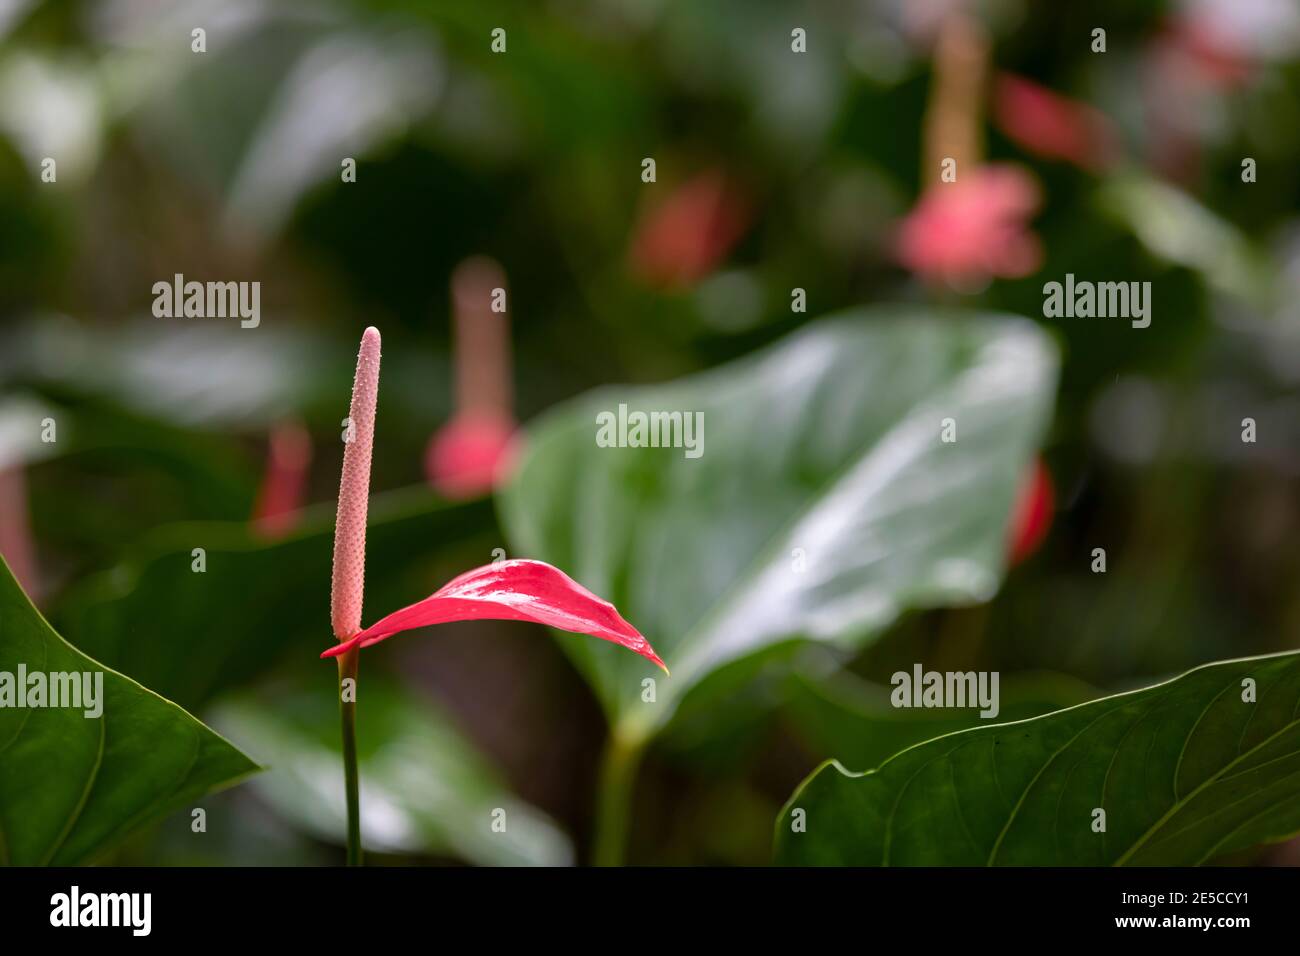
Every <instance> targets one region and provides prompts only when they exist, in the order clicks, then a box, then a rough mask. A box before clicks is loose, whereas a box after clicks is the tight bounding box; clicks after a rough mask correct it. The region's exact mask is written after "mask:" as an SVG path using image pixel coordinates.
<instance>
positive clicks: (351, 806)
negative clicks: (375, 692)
mask: <svg viewBox="0 0 1300 956" xmlns="http://www.w3.org/2000/svg"><path fill="white" fill-rule="evenodd" d="M360 659H361V651H360V649H359V648H358V649H355V650H351V651H349V652H348V653H346V654H340V655H339V658H338V662H339V717H340V718H341V722H342V729H343V781H344V786H345V787H346V789H347V801H348V866H360V865H361V783H360V777H359V775H358V774H357V697H356V681H357V665H358V663H359V662H360ZM348 678H351V679H352V687H351V689H350V692H347V691H345V688H344V685H343V682H344V681H346V680H347V679H348Z"/></svg>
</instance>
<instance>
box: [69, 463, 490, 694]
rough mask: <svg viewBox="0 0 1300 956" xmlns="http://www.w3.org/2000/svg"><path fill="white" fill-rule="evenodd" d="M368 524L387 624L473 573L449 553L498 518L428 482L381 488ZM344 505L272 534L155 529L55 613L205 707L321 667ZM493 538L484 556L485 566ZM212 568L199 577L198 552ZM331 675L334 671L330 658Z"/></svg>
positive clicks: (124, 663) (203, 526) (370, 593)
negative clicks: (292, 664) (241, 688)
mask: <svg viewBox="0 0 1300 956" xmlns="http://www.w3.org/2000/svg"><path fill="white" fill-rule="evenodd" d="M370 513H371V520H370V524H369V526H368V528H367V568H366V571H367V574H366V585H367V588H366V614H367V616H368V617H369V618H372V619H378V618H379V617H381V616H382V615H384V614H387V613H388V612H389V611H392V610H396V609H397V608H399V607H402V606H403V605H406V604H409V603H411V601H413V600H415V599H416V598H418V597H422V596H424V595H425V594H427V593H429V592H430V591H431V590H433V589H434V588H435V587H436V586H437V585H439V584H441V583H443V582H444V581H445V580H447V579H448V578H450V577H453V576H454V575H455V574H456V573H458V572H459V571H461V570H463V569H464V560H462V559H458V560H452V561H449V562H448V563H447V564H446V566H445V567H443V566H431V565H436V564H437V556H438V555H444V556H445V555H446V553H447V552H448V551H451V550H453V549H456V548H466V547H468V542H469V541H470V539H471V538H472V536H473V535H475V534H476V533H478V532H480V531H484V530H486V529H487V528H490V527H491V525H492V513H491V508H490V507H489V506H488V505H487V504H486V503H483V502H478V503H469V504H465V505H455V506H451V505H446V504H443V503H440V502H439V501H438V500H437V499H436V498H435V496H434V495H433V494H432V492H430V491H429V490H428V489H427V488H424V487H419V488H413V489H406V490H402V491H397V492H389V493H386V494H383V495H376V496H375V497H374V498H373V499H372V501H371V509H370ZM333 529H334V509H333V507H332V506H322V507H320V508H315V509H312V510H311V511H309V512H307V513H305V514H304V515H303V518H302V523H301V524H300V526H299V528H298V529H297V530H296V531H294V532H293V533H292V534H290V535H289V536H288V537H286V538H283V539H280V540H276V541H266V540H264V539H261V538H258V537H257V536H256V535H255V534H254V533H253V531H252V530H251V528H250V526H249V525H248V523H247V522H187V523H183V524H174V525H168V526H165V527H163V528H161V529H159V530H158V531H156V532H155V533H153V534H151V535H149V536H148V537H147V538H146V539H145V540H144V541H143V542H142V543H141V544H140V546H139V547H138V549H137V554H136V555H135V556H133V557H130V558H128V559H127V560H125V561H123V562H122V563H121V564H120V565H119V566H118V567H116V568H113V569H111V570H109V571H107V572H104V573H103V574H100V575H98V576H96V577H94V578H91V579H89V580H88V581H86V582H85V583H84V584H83V585H82V586H80V587H78V588H77V589H75V590H74V591H73V592H71V593H69V594H68V595H67V596H66V598H65V599H64V600H62V601H60V602H59V604H58V606H57V607H56V609H55V612H56V620H57V621H58V622H59V623H60V625H61V627H62V628H63V630H64V631H65V632H67V633H69V634H75V635H77V638H76V642H77V645H78V646H79V647H80V648H82V649H83V650H85V651H86V652H87V653H90V654H93V655H94V656H95V657H96V658H98V659H99V660H102V661H104V662H105V663H108V664H110V665H111V666H114V667H117V668H119V669H120V670H122V671H124V672H126V673H129V674H131V675H132V676H134V677H136V678H138V679H139V680H141V681H143V682H144V683H146V684H148V685H149V686H150V687H154V688H157V690H158V691H159V692H160V693H163V694H166V695H167V696H168V697H170V698H172V699H174V700H176V701H177V702H178V703H180V704H182V705H184V706H186V707H190V708H194V709H198V708H199V707H200V706H201V705H202V704H204V703H205V702H207V701H209V700H211V699H212V697H213V696H214V695H215V694H217V693H218V692H220V691H221V690H223V689H225V688H228V687H234V686H238V685H240V684H244V683H246V682H247V681H248V680H250V679H252V678H255V677H257V676H259V675H261V674H263V673H265V672H266V671H267V670H269V669H270V668H272V667H273V666H275V665H276V664H277V663H279V662H280V661H281V660H282V659H283V658H284V657H286V656H287V655H290V654H295V653H296V654H298V655H300V658H299V659H300V662H301V661H311V662H315V661H316V657H317V655H318V654H319V653H320V652H321V651H322V650H324V649H325V648H327V647H329V646H330V645H331V644H333V643H334V637H333V635H332V634H331V632H330V626H329V588H330V561H331V555H332V553H333V550H332V549H333ZM491 546H492V545H491V544H490V543H488V542H483V543H482V544H481V546H480V547H479V548H478V549H477V550H476V551H474V552H473V554H474V555H475V559H476V560H477V563H483V562H484V561H485V560H486V559H487V558H488V557H490V549H491ZM195 548H202V549H203V552H204V554H203V561H204V567H205V570H204V571H202V572H196V571H195V570H193V569H194V567H195V563H194V562H195V560H196V558H195V556H194V553H193V552H194V549H195ZM319 666H320V667H322V669H324V670H328V671H329V673H331V674H332V673H333V668H332V667H327V666H326V665H323V664H321V665H319Z"/></svg>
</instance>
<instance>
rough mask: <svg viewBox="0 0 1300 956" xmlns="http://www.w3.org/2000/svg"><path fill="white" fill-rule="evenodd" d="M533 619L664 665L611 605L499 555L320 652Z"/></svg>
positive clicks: (541, 566) (539, 565) (540, 565)
mask: <svg viewBox="0 0 1300 956" xmlns="http://www.w3.org/2000/svg"><path fill="white" fill-rule="evenodd" d="M481 620H496V621H533V622H535V623H537V624H545V625H546V626H548V627H554V628H556V629H558V630H561V631H572V632H574V633H579V634H590V635H591V636H593V637H599V638H603V639H604V640H607V641H612V642H613V643H615V644H618V645H620V646H622V647H626V648H627V649H628V650H630V651H635V652H636V653H638V654H640V655H641V656H642V657H644V658H645V659H646V660H649V661H652V662H654V663H655V664H658V665H659V666H660V667H663V668H664V670H665V671H667V670H668V668H667V667H665V666H664V662H663V661H662V660H660V658H659V655H658V654H656V653H655V651H654V648H652V647H651V646H650V642H649V641H647V640H646V639H645V638H644V637H642V636H641V634H640V633H639V632H638V631H637V629H636V628H634V627H633V626H632V625H631V624H629V623H628V622H627V621H625V620H624V619H623V616H622V615H621V614H619V613H618V610H617V609H616V608H615V607H614V605H612V604H610V603H609V602H608V601H605V600H602V599H601V598H599V597H597V596H596V595H594V594H592V593H591V592H590V591H588V590H587V589H586V588H584V587H583V586H582V585H581V584H579V583H578V582H577V581H575V580H573V579H572V578H571V577H569V576H568V575H567V574H565V573H564V572H563V571H561V570H560V569H559V568H556V567H553V566H551V565H549V564H547V563H546V562H544V561H528V560H524V559H516V560H513V561H499V562H497V563H495V564H488V565H484V566H483V567H481V568H475V569H474V570H473V571H467V572H465V573H464V574H462V575H460V576H459V577H457V578H454V579H453V580H452V581H450V582H448V583H447V584H445V585H444V586H443V587H441V588H439V589H438V590H437V591H435V592H433V594H431V595H429V596H428V597H427V598H425V599H424V600H423V601H417V602H416V603H415V604H412V605H410V606H409V607H404V608H402V609H401V610H400V611H394V612H393V613H392V614H389V615H388V616H387V617H385V618H382V619H380V620H379V621H376V622H375V623H374V624H372V625H370V626H369V627H368V628H366V629H365V630H364V631H362V632H361V633H359V634H357V635H355V636H354V637H353V638H352V639H351V640H349V641H346V642H345V643H343V644H339V645H337V646H335V647H331V648H330V649H329V650H327V651H325V652H324V653H323V654H321V657H336V656H338V655H339V654H345V653H347V652H348V651H350V650H352V649H353V648H356V647H369V646H370V645H372V644H378V643H379V642H380V641H382V640H386V639H387V638H390V637H392V636H393V635H394V634H399V633H401V632H402V631H409V630H411V629H412V628H417V627H427V626H429V625H430V624H447V623H449V622H451V621H481Z"/></svg>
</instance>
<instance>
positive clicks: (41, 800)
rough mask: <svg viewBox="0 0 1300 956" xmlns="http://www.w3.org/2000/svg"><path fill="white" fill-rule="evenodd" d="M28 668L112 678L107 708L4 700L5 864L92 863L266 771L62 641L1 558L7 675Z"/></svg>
mask: <svg viewBox="0 0 1300 956" xmlns="http://www.w3.org/2000/svg"><path fill="white" fill-rule="evenodd" d="M19 665H23V666H24V669H25V671H26V672H27V675H28V678H29V680H30V677H31V674H32V673H33V672H40V673H42V674H44V675H46V680H47V682H49V681H51V680H52V678H51V677H50V675H52V674H73V675H81V674H85V673H90V674H92V678H91V680H92V684H91V688H92V694H93V693H94V691H93V687H94V683H93V682H94V680H95V678H94V677H93V675H94V674H96V673H102V675H103V677H102V681H103V683H102V700H99V702H98V703H99V707H100V708H102V713H101V714H100V716H98V717H88V716H86V714H87V710H86V708H85V707H84V706H83V707H80V708H78V707H50V706H44V707H31V706H26V707H18V706H13V705H12V704H10V705H8V706H4V707H0V861H3V862H5V863H8V864H13V865H18V866H38V865H43V864H55V865H59V866H65V865H71V864H75V863H85V862H91V861H93V860H95V859H96V858H97V857H99V856H100V855H102V854H103V853H104V852H105V851H106V850H108V849H110V848H111V847H113V846H114V845H115V844H117V843H118V842H119V841H121V840H122V839H124V838H125V837H126V836H128V835H129V834H130V833H131V832H132V831H134V830H136V829H138V828H139V827H141V826H143V825H145V824H146V823H149V822H151V821H153V820H155V819H157V818H158V817H160V816H162V815H163V814H165V813H167V812H169V811H171V810H175V809H177V808H179V807H182V806H184V805H186V804H188V803H190V802H191V801H193V800H195V799H196V798H198V797H201V796H202V795H203V794H206V793H209V792H211V791H213V790H216V789H220V788H222V787H226V786H229V785H231V784H233V783H235V782H237V781H239V780H240V779H242V778H243V777H245V776H247V775H248V774H250V773H253V772H255V771H256V770H257V769H258V767H257V766H256V765H255V764H254V763H253V762H252V761H251V760H249V759H248V758H247V757H246V756H244V755H243V754H242V753H240V752H239V751H238V750H236V749H235V748H234V747H233V746H231V745H230V744H229V743H228V742H227V741H226V740H225V739H223V738H222V737H220V736H218V735H217V734H216V733H214V732H213V731H212V730H210V729H208V728H207V727H205V726H204V725H203V724H202V723H200V722H199V721H198V720H196V719H195V718H193V717H191V716H190V715H189V714H188V713H186V712H185V711H184V710H182V709H181V708H180V707H178V706H176V705H175V704H173V703H172V702H171V701H169V700H164V699H163V698H162V697H159V696H158V695H157V694H155V693H154V692H153V691H151V690H149V689H148V688H145V687H142V686H140V685H139V684H137V683H136V682H135V681H133V680H131V679H130V678H127V677H124V676H123V675H121V674H119V673H117V672H115V671H112V670H109V669H108V668H106V667H104V666H103V665H102V664H100V663H98V662H97V661H94V660H92V659H91V658H89V657H87V656H85V655H84V654H82V653H80V652H79V651H77V650H76V648H74V647H72V645H70V644H68V643H67V642H66V641H64V640H63V639H62V638H61V637H60V636H59V635H58V634H57V633H55V632H54V630H53V629H52V628H51V627H50V626H49V625H48V624H47V623H46V622H45V620H44V618H42V617H41V616H40V614H39V613H38V612H37V611H36V609H35V608H34V607H32V605H31V602H30V601H28V600H27V596H26V595H25V594H23V593H22V591H21V590H20V589H19V587H18V584H17V582H16V581H14V579H13V576H12V575H11V574H10V573H9V569H8V567H7V566H6V565H5V564H4V563H3V561H0V672H3V673H6V674H9V675H13V676H14V677H15V678H16V675H17V674H18V672H19ZM51 686H52V685H51ZM84 686H85V685H84V684H83V688H84ZM47 702H52V701H50V700H49V698H47ZM81 702H82V703H83V705H84V703H85V702H86V699H85V698H82V699H81Z"/></svg>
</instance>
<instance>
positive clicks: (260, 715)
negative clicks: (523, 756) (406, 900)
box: [212, 673, 573, 866]
mask: <svg viewBox="0 0 1300 956" xmlns="http://www.w3.org/2000/svg"><path fill="white" fill-rule="evenodd" d="M331 676H332V675H331ZM357 694H358V697H357V708H358V718H357V719H358V723H359V725H360V733H359V736H358V746H359V753H358V759H359V761H360V771H361V832H362V834H363V835H364V838H365V840H366V846H367V848H368V849H370V850H375V851H380V852H389V853H428V854H434V855H438V856H454V857H456V858H458V859H462V860H466V861H469V862H471V863H480V864H487V865H500V866H564V865H568V864H570V863H572V862H573V850H572V847H571V846H570V843H569V840H568V837H566V836H565V835H564V833H563V832H562V831H561V830H560V829H559V828H558V827H557V826H556V825H555V823H554V822H552V821H551V820H550V819H549V818H548V817H546V816H545V815H544V814H542V813H541V812H540V811H538V810H537V809H535V808H534V807H532V806H530V805H528V804H527V803H524V802H523V801H521V800H520V799H519V798H518V797H516V796H514V795H513V794H512V793H511V792H510V790H509V789H508V788H507V787H506V786H505V784H504V783H503V782H502V781H501V779H500V775H499V774H498V773H497V772H496V771H495V770H494V769H493V768H492V767H491V765H490V764H489V763H488V762H487V760H486V759H485V758H484V757H483V756H481V755H480V754H479V752H478V751H477V750H476V749H475V747H474V746H473V744H471V743H470V742H469V741H468V740H466V739H465V738H464V737H463V736H462V735H461V734H460V732H459V731H458V730H457V729H456V727H455V726H454V725H453V724H452V723H451V722H450V720H449V719H448V718H447V717H446V715H444V714H443V713H441V712H440V711H439V710H438V709H437V708H436V707H435V706H434V705H433V704H432V703H431V702H430V701H428V700H425V699H422V698H417V697H416V696H415V695H413V694H412V693H410V692H408V691H405V690H402V689H401V688H400V687H398V686H397V685H395V684H391V683H387V682H385V681H383V680H382V679H377V678H374V677H366V676H365V675H364V673H363V675H362V677H361V680H360V682H359V683H358V685H357ZM336 695H337V688H335V687H332V686H329V681H324V683H323V685H322V689H321V690H320V691H318V692H312V693H307V692H303V691H300V690H292V689H291V690H289V691H284V690H281V689H278V688H270V689H269V693H263V694H261V695H260V696H253V695H247V694H246V695H243V696H240V697H238V698H235V699H233V700H229V701H223V703H222V704H221V705H220V706H219V707H218V709H217V710H216V711H215V713H214V714H213V715H212V720H213V723H214V724H215V725H216V726H218V727H220V728H222V729H223V730H225V731H226V732H227V733H229V734H230V736H231V738H232V739H233V740H236V741H238V742H239V743H240V744H241V745H242V746H245V747H246V748H247V749H248V750H249V751H250V752H252V753H254V754H256V755H257V756H258V757H259V758H260V759H263V760H265V761H266V762H267V763H268V764H269V765H270V767H271V770H270V772H269V773H266V774H264V775H263V776H261V777H259V778H258V779H257V780H256V781H254V783H253V784H252V786H253V788H254V790H256V792H257V793H258V794H259V795H260V796H261V797H262V798H263V799H264V800H265V801H266V802H267V803H268V804H270V805H271V806H272V807H274V808H275V810H276V811H277V812H278V813H279V814H280V815H281V816H283V817H284V818H286V819H288V820H291V821H293V822H294V823H296V824H297V825H298V826H299V827H301V828H302V829H303V830H305V831H307V832H308V833H310V834H312V835H314V836H317V837H319V838H322V839H326V840H332V841H334V842H335V843H339V844H342V843H343V842H344V839H345V836H346V832H347V831H346V828H347V810H346V804H345V800H344V793H343V772H342V769H341V768H342V758H341V754H340V750H339V733H338V700H337V696H336ZM494 823H496V824H497V829H493V824H494Z"/></svg>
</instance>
